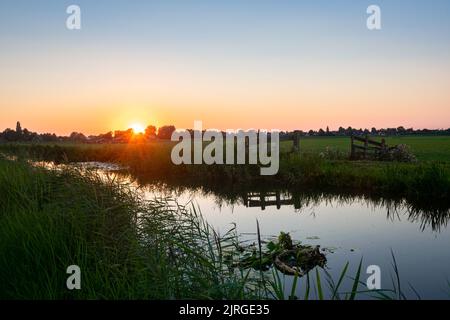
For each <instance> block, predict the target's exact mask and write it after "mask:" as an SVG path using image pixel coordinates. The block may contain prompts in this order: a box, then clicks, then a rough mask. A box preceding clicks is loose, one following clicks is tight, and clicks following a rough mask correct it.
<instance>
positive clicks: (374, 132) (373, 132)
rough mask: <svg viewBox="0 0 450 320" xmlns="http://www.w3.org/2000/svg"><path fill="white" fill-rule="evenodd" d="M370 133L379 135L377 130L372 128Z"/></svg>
mask: <svg viewBox="0 0 450 320" xmlns="http://www.w3.org/2000/svg"><path fill="white" fill-rule="evenodd" d="M370 133H371V134H373V135H376V134H377V133H378V131H377V128H375V127H372V130H370Z"/></svg>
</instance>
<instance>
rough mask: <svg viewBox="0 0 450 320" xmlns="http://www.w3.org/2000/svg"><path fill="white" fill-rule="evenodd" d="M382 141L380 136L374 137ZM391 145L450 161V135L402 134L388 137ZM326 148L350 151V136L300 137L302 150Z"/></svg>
mask: <svg viewBox="0 0 450 320" xmlns="http://www.w3.org/2000/svg"><path fill="white" fill-rule="evenodd" d="M372 139H374V140H377V141H381V138H380V137H374V138H372ZM385 139H386V143H387V144H388V145H389V146H395V145H398V144H405V145H408V146H409V147H410V149H411V151H412V153H413V154H414V155H415V156H416V157H417V159H418V160H420V161H443V162H450V136H401V137H386V138H385ZM291 146H292V142H290V141H285V142H283V143H282V145H281V150H282V151H287V150H289V149H290V148H291ZM326 148H330V149H334V150H339V151H341V152H346V153H349V152H350V138H349V137H302V138H301V139H300V151H301V152H306V153H320V152H323V151H324V150H326Z"/></svg>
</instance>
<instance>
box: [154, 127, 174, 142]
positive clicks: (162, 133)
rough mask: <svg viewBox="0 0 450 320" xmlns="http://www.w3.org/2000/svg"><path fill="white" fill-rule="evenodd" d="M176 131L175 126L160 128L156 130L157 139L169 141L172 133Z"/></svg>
mask: <svg viewBox="0 0 450 320" xmlns="http://www.w3.org/2000/svg"><path fill="white" fill-rule="evenodd" d="M175 130H176V128H175V126H172V125H171V126H162V127H160V128H159V129H158V138H159V139H164V140H170V138H171V137H172V133H173V132H174V131H175Z"/></svg>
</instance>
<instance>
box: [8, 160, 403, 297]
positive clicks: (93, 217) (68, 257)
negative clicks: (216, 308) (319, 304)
mask: <svg viewBox="0 0 450 320" xmlns="http://www.w3.org/2000/svg"><path fill="white" fill-rule="evenodd" d="M0 194H1V197H0V283H1V286H0V299H295V298H298V297H295V293H296V289H297V286H298V285H303V284H304V285H306V291H305V292H306V293H305V296H304V297H303V298H304V299H314V298H317V299H355V298H357V297H358V296H359V295H361V294H364V293H367V292H365V291H364V290H361V286H360V284H361V281H360V273H361V263H362V261H361V263H360V265H359V267H358V270H357V272H356V275H355V276H354V277H353V286H352V289H351V292H341V290H340V288H341V285H342V283H343V282H344V278H348V276H347V270H348V264H347V265H346V266H345V267H344V269H343V271H342V273H341V275H340V277H339V279H338V280H337V282H335V281H334V280H333V279H332V277H331V275H329V274H328V273H327V272H326V270H324V271H323V272H325V278H322V276H321V275H320V272H319V270H318V269H316V271H315V272H316V274H315V279H313V280H311V279H310V275H309V274H308V275H307V277H306V279H305V278H301V279H300V278H298V277H294V281H293V286H292V287H291V289H290V294H289V295H288V296H286V295H285V293H286V288H285V287H284V284H283V281H282V278H284V276H280V274H279V272H278V271H276V270H275V269H272V270H271V271H269V272H262V271H255V270H252V269H243V268H236V267H235V266H236V265H237V264H236V262H238V261H239V259H240V255H241V254H242V247H241V243H240V242H239V239H238V237H237V234H236V231H235V229H231V230H230V231H229V232H227V233H225V234H223V235H220V234H218V233H217V232H216V231H215V230H213V229H212V228H211V227H210V226H209V225H208V223H207V222H206V221H204V220H203V218H202V216H201V214H200V213H199V210H198V209H197V208H196V207H195V206H193V205H192V206H190V207H184V206H180V205H178V204H177V203H176V202H175V201H173V200H170V199H154V200H151V201H148V200H144V199H143V198H142V197H141V194H140V192H139V191H138V190H134V189H132V188H130V186H129V185H127V184H123V183H121V182H120V181H119V180H115V179H105V177H104V176H100V175H98V174H96V173H95V172H90V171H87V172H86V171H83V172H80V171H78V170H77V169H73V168H72V169H71V168H70V167H68V168H66V169H65V170H45V169H42V168H36V167H32V166H30V165H28V164H26V163H23V162H12V161H6V160H1V159H0ZM257 234H258V239H257V242H258V249H259V257H260V259H261V254H262V249H261V244H262V241H263V240H262V239H261V235H260V231H259V224H257ZM70 265H78V266H79V267H80V269H81V272H82V274H81V279H82V282H81V287H82V289H81V290H74V291H70V290H68V289H67V288H66V279H67V277H68V275H67V274H66V269H67V267H68V266H70ZM394 267H395V273H396V275H397V278H396V279H397V281H396V282H394V281H393V285H394V288H396V287H397V288H398V291H395V290H394V291H392V292H401V291H400V281H399V276H398V269H397V267H396V263H395V260H394ZM310 280H311V281H310ZM324 280H325V282H326V283H328V285H329V290H325V289H324V287H323V284H324V283H325V282H324ZM311 291H314V292H315V293H316V296H315V297H313V296H312V294H311ZM328 292H329V293H330V296H326V294H327V293H328ZM371 293H372V294H376V293H378V295H374V298H383V299H385V298H400V299H402V298H404V296H403V295H401V294H400V293H399V294H398V295H388V294H386V292H384V291H379V292H377V291H371Z"/></svg>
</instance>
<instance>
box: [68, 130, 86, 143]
mask: <svg viewBox="0 0 450 320" xmlns="http://www.w3.org/2000/svg"><path fill="white" fill-rule="evenodd" d="M69 140H70V141H72V142H81V143H85V142H87V140H88V139H87V138H86V136H85V135H84V134H82V133H79V132H72V133H71V134H70V136H69Z"/></svg>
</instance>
